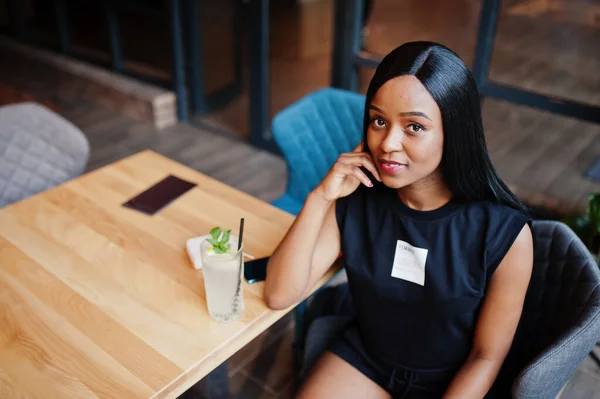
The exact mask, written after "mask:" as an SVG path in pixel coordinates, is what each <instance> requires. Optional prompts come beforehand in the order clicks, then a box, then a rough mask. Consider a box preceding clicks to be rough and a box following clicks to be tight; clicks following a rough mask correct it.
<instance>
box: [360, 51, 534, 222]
mask: <svg viewBox="0 0 600 399" xmlns="http://www.w3.org/2000/svg"><path fill="white" fill-rule="evenodd" d="M401 75H412V76H414V77H416V78H417V79H419V81H420V82H421V83H422V84H423V86H425V88H426V89H427V91H428V92H429V94H431V96H432V97H433V99H434V100H435V102H436V103H437V105H438V107H439V108H440V111H441V114H442V123H443V128H444V147H443V154H442V161H441V170H442V174H443V177H444V180H445V182H446V184H447V185H448V188H449V189H450V190H451V191H452V194H453V196H454V198H455V199H457V200H461V201H477V200H487V201H493V202H497V203H501V204H504V205H508V206H510V207H512V208H515V209H518V210H521V211H523V212H527V209H526V208H525V206H523V204H522V203H521V202H520V201H519V200H518V199H517V197H516V196H515V195H514V194H513V193H512V192H511V191H510V189H509V188H508V187H507V186H506V184H505V183H504V182H503V181H502V179H500V176H498V172H496V169H495V168H494V166H493V164H492V161H491V159H490V156H489V154H488V150H487V146H486V144H485V135H484V133H483V123H482V120H481V106H480V98H479V92H478V91H477V85H476V84H475V80H474V79H473V75H471V72H470V71H469V69H468V68H467V66H466V65H465V63H464V62H463V61H462V60H461V59H460V57H459V56H458V55H456V54H455V53H454V52H453V51H452V50H450V49H448V48H447V47H445V46H443V45H441V44H437V43H432V42H409V43H405V44H403V45H401V46H400V47H398V48H396V49H395V50H393V51H392V52H391V53H389V54H388V55H387V56H386V57H385V58H384V59H383V61H381V63H380V64H379V66H378V67H377V70H376V71H375V75H374V76H373V79H372V80H371V83H370V84H369V89H368V91H367V99H366V102H365V112H364V125H363V135H364V143H365V147H367V144H366V143H367V130H368V127H369V124H370V117H369V107H370V105H371V101H373V97H374V96H375V93H377V90H379V88H380V87H381V86H383V84H384V83H386V82H387V81H388V80H390V79H393V78H395V77H398V76H401ZM366 150H367V151H368V150H369V149H368V148H366Z"/></svg>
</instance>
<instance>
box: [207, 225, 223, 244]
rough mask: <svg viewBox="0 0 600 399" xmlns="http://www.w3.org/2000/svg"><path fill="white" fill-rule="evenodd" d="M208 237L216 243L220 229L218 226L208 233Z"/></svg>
mask: <svg viewBox="0 0 600 399" xmlns="http://www.w3.org/2000/svg"><path fill="white" fill-rule="evenodd" d="M210 235H211V236H212V238H213V240H215V241H218V240H219V236H220V235H221V228H220V227H219V226H217V227H215V228H213V229H212V230H211V231H210ZM211 244H212V243H211ZM213 245H214V244H213Z"/></svg>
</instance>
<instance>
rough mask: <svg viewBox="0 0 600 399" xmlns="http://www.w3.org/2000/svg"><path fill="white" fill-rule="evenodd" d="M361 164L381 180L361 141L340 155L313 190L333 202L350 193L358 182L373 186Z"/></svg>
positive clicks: (371, 158)
mask: <svg viewBox="0 0 600 399" xmlns="http://www.w3.org/2000/svg"><path fill="white" fill-rule="evenodd" d="M361 166H362V167H364V168H365V169H367V170H368V171H369V172H371V174H372V175H373V176H374V177H375V178H376V179H377V180H379V181H381V177H380V176H379V171H378V170H377V167H376V166H375V162H373V157H372V156H371V154H370V153H368V152H363V143H362V142H361V143H360V144H359V145H358V147H356V148H355V149H354V151H352V152H346V153H344V154H342V155H340V157H339V158H338V159H337V161H336V162H335V164H334V165H333V167H332V168H331V170H330V171H329V173H327V176H325V178H324V179H323V181H322V182H321V183H320V184H319V185H318V186H317V188H316V189H315V192H317V193H319V195H320V196H322V197H323V198H324V199H325V200H327V201H332V202H333V201H335V200H337V199H338V198H343V197H346V196H348V195H350V194H352V193H353V192H354V191H355V190H356V189H357V188H358V186H359V185H360V184H364V185H365V186H367V187H373V182H371V180H369V178H368V177H367V175H366V174H365V173H364V172H363V171H362V170H360V167H361Z"/></svg>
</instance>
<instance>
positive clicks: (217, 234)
mask: <svg viewBox="0 0 600 399" xmlns="http://www.w3.org/2000/svg"><path fill="white" fill-rule="evenodd" d="M230 237H231V230H226V231H223V230H222V229H221V228H220V227H219V226H217V227H215V228H213V229H212V230H211V231H210V238H207V239H206V241H208V242H209V243H210V244H211V245H212V246H213V249H214V251H215V253H216V254H219V255H221V254H224V253H227V251H229V248H231V245H230V244H229V238H230Z"/></svg>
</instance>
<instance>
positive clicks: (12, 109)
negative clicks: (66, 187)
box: [0, 103, 90, 208]
mask: <svg viewBox="0 0 600 399" xmlns="http://www.w3.org/2000/svg"><path fill="white" fill-rule="evenodd" d="M89 152H90V145H89V143H88V141H87V139H86V137H85V136H84V135H83V133H82V132H81V131H80V130H79V129H78V128H77V127H76V126H75V125H73V124H72V123H71V122H69V121H67V120H66V119H64V118H63V117H61V116H60V115H57V114H56V113H54V112H52V111H50V110H49V109H47V108H45V107H43V106H41V105H39V104H36V103H20V104H11V105H5V106H2V107H0V208H1V207H3V206H6V205H9V204H11V203H13V202H16V201H19V200H21V199H24V198H27V197H29V196H30V195H33V194H36V193H39V192H41V191H44V190H47V189H49V188H51V187H54V186H57V185H59V184H61V183H64V182H66V181H68V180H70V179H72V178H74V177H76V176H78V175H80V174H81V173H82V172H83V171H84V169H85V166H86V164H87V160H88V156H89Z"/></svg>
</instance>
